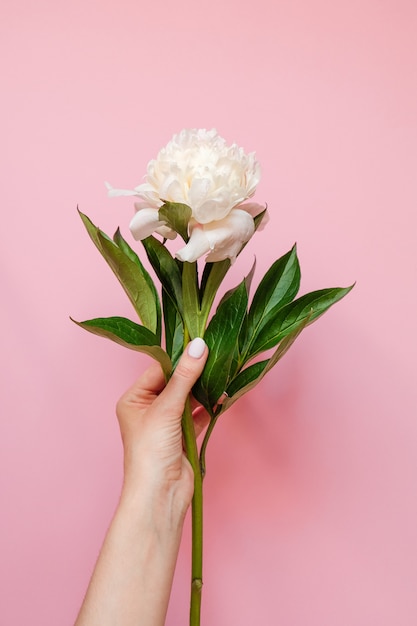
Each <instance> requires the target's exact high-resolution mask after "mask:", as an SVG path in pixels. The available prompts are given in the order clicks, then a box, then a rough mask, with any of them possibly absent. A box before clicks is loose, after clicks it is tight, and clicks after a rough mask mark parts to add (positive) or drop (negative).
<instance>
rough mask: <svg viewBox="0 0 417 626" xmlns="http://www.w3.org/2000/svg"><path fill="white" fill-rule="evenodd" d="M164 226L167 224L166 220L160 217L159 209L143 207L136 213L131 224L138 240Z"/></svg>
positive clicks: (130, 226)
mask: <svg viewBox="0 0 417 626" xmlns="http://www.w3.org/2000/svg"><path fill="white" fill-rule="evenodd" d="M162 226H165V222H162V221H161V220H160V219H159V216H158V211H157V209H141V210H140V211H138V212H137V213H135V215H134V216H133V218H132V221H131V222H130V224H129V228H130V231H131V233H132V235H133V237H134V238H135V239H136V240H141V239H145V238H146V237H149V235H152V233H153V232H154V231H155V230H157V228H161V227H162Z"/></svg>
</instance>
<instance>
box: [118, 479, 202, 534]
mask: <svg viewBox="0 0 417 626" xmlns="http://www.w3.org/2000/svg"><path fill="white" fill-rule="evenodd" d="M191 498H192V487H191V489H186V490H184V488H183V485H181V484H178V482H177V481H167V480H163V479H158V477H153V478H152V480H150V479H141V478H140V477H138V476H137V475H135V476H130V475H129V473H126V474H125V479H124V483H123V488H122V492H121V496H120V502H119V507H118V508H119V509H120V510H121V511H122V512H123V511H125V512H126V513H127V514H128V515H129V517H131V518H133V519H135V521H136V523H137V524H140V525H141V526H142V527H148V528H152V529H155V530H157V531H168V530H175V529H182V526H183V523H184V518H185V515H186V512H187V510H188V508H189V506H190V503H191Z"/></svg>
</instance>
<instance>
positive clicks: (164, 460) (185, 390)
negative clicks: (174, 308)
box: [117, 338, 208, 512]
mask: <svg viewBox="0 0 417 626" xmlns="http://www.w3.org/2000/svg"><path fill="white" fill-rule="evenodd" d="M207 354H208V350H207V347H206V345H205V343H204V341H203V340H202V339H199V338H198V339H195V340H194V341H192V342H191V343H189V344H188V346H187V349H186V350H185V352H184V354H183V355H182V357H181V359H180V361H179V363H178V365H177V367H176V369H175V371H174V373H173V375H172V377H171V379H170V380H169V382H168V384H167V385H165V379H164V375H163V373H162V370H161V368H160V366H159V365H158V364H154V365H152V366H151V367H150V368H149V369H147V370H146V372H145V373H144V374H143V375H142V376H141V377H140V378H139V379H138V380H137V381H136V383H135V384H134V385H133V386H132V387H131V388H130V389H129V390H128V391H127V392H126V393H125V394H124V395H123V396H122V397H121V399H120V400H119V402H118V404H117V416H118V419H119V424H120V431H121V435H122V441H123V447H124V487H123V493H122V497H129V498H131V497H133V496H134V494H135V493H137V491H138V487H139V486H140V487H141V488H143V486H144V485H146V486H147V487H148V489H149V490H151V491H152V492H154V493H155V494H157V495H159V494H160V493H161V492H162V493H163V492H164V491H165V492H168V491H169V492H170V493H171V494H172V496H175V498H176V499H177V500H178V504H180V505H181V506H182V507H183V508H184V512H185V509H186V508H187V507H188V505H189V504H190V502H191V498H192V495H193V471H192V468H191V465H190V463H189V462H188V460H187V458H186V457H185V455H184V452H183V444H182V431H181V418H182V414H183V411H184V406H185V402H186V400H187V398H188V396H189V394H190V391H191V387H192V386H193V385H194V383H195V382H196V380H197V378H198V377H199V376H200V374H201V372H202V371H203V368H204V364H205V362H206V358H207ZM193 404H194V413H193V416H194V419H195V428H196V434H197V435H198V434H199V432H200V431H201V430H202V429H203V428H204V427H205V426H206V425H207V421H208V415H207V413H206V412H205V411H204V410H203V409H202V407H201V406H200V407H197V405H196V403H195V402H193ZM162 493H161V495H162Z"/></svg>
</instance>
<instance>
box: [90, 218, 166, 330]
mask: <svg viewBox="0 0 417 626" xmlns="http://www.w3.org/2000/svg"><path fill="white" fill-rule="evenodd" d="M79 213H80V217H81V219H82V221H83V223H84V226H85V228H86V230H87V232H88V234H89V236H90V238H91V240H92V241H93V243H94V244H95V245H96V247H97V249H98V250H99V252H100V253H101V255H102V256H103V258H104V259H105V260H106V262H107V264H108V265H109V266H110V268H111V269H112V271H113V272H114V274H115V276H116V277H117V279H118V280H119V282H120V284H121V285H122V287H123V289H124V290H125V292H126V294H127V296H128V298H129V300H130V301H131V303H132V305H133V307H134V309H135V311H136V313H137V314H138V316H139V317H140V319H141V320H142V322H143V324H144V326H146V327H147V328H148V329H149V330H151V331H152V332H156V331H157V330H158V322H159V320H158V307H157V305H156V303H155V299H154V289H152V288H151V287H150V285H149V283H148V280H147V278H146V277H145V275H144V274H143V272H142V271H141V269H140V267H139V266H138V265H137V264H136V263H135V262H134V261H132V259H131V258H129V256H127V255H126V254H125V252H124V251H123V250H121V249H120V248H119V246H118V245H117V244H116V243H115V242H114V241H112V239H110V237H108V235H106V234H105V233H104V232H103V231H101V230H100V229H99V228H98V227H97V226H95V225H94V224H93V222H92V221H91V220H90V219H89V218H88V217H87V216H86V215H84V214H83V213H81V212H80V211H79Z"/></svg>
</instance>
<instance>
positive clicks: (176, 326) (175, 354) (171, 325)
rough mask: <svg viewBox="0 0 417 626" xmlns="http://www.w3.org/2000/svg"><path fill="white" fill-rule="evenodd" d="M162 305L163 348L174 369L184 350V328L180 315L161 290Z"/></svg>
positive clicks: (165, 293)
mask: <svg viewBox="0 0 417 626" xmlns="http://www.w3.org/2000/svg"><path fill="white" fill-rule="evenodd" d="M162 304H163V309H164V325H165V347H166V351H167V352H168V354H169V356H170V357H171V361H172V366H173V367H175V365H176V364H177V361H178V359H179V358H180V356H181V354H182V352H183V349H184V328H183V323H182V319H181V316H180V314H179V313H178V311H177V309H176V307H175V306H174V304H173V303H172V300H171V298H170V297H169V296H168V294H167V292H166V291H165V289H164V288H162Z"/></svg>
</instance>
